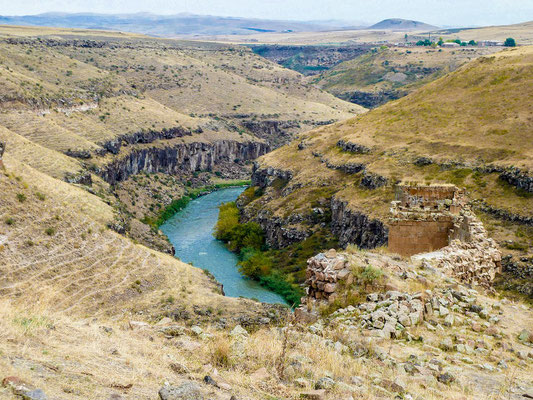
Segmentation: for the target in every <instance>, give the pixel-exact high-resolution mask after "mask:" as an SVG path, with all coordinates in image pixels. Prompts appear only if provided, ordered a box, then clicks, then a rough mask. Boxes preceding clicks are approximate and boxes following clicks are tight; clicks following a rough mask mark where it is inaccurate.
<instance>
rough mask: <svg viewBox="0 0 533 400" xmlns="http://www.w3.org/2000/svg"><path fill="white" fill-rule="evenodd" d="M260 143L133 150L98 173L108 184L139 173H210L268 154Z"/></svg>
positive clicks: (187, 145)
mask: <svg viewBox="0 0 533 400" xmlns="http://www.w3.org/2000/svg"><path fill="white" fill-rule="evenodd" d="M268 150H269V146H268V145H267V144H266V143H263V142H258V141H257V142H256V141H249V142H238V141H233V140H219V141H216V142H212V143H206V142H192V143H179V144H176V145H173V146H165V147H148V148H135V149H132V150H131V151H130V152H129V153H128V154H127V155H124V156H122V157H120V158H118V159H117V160H115V161H113V162H112V163H110V164H108V165H107V166H106V167H105V168H103V169H102V170H101V171H100V175H101V176H102V178H104V179H105V180H106V181H107V182H108V183H111V184H114V183H116V182H120V181H123V180H125V179H127V178H128V177H129V176H130V175H134V174H138V173H139V172H163V173H168V174H174V173H177V172H183V171H190V172H192V171H201V170H202V171H211V170H212V169H213V167H214V166H215V165H216V164H218V163H222V162H244V161H248V160H253V159H256V158H257V157H259V156H261V155H263V154H265V153H267V152H268Z"/></svg>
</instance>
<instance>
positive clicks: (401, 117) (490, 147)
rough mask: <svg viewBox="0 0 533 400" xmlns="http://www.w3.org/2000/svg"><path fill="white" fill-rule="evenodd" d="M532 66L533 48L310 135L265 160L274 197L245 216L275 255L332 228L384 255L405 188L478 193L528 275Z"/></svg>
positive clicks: (485, 60) (264, 178)
mask: <svg viewBox="0 0 533 400" xmlns="http://www.w3.org/2000/svg"><path fill="white" fill-rule="evenodd" d="M532 60H533V49H532V48H531V47H525V48H520V49H514V50H508V51H503V52H500V53H497V54H495V55H492V56H488V57H482V58H479V59H477V60H474V61H472V62H470V63H468V64H466V65H464V66H462V67H460V68H459V69H458V70H457V71H455V72H453V73H450V74H448V75H445V76H444V77H442V78H440V79H438V80H436V81H434V82H432V83H429V84H427V85H425V86H423V87H422V88H420V89H418V90H416V91H415V92H413V93H411V94H410V95H408V96H406V97H404V98H402V99H400V100H397V101H393V102H389V103H387V104H386V105H384V106H382V107H379V108H377V109H375V110H373V111H371V112H369V113H367V114H365V115H363V116H361V117H356V118H352V119H350V120H348V121H345V122H341V123H336V124H333V125H330V126H327V127H323V128H319V129H316V130H314V131H311V132H309V133H306V134H303V135H301V136H300V137H299V139H298V140H297V141H294V142H293V143H291V144H290V145H287V146H284V147H282V148H280V149H278V150H276V151H274V152H272V153H269V154H267V155H266V156H264V157H262V158H261V159H260V161H259V163H258V165H257V167H256V170H255V172H254V182H255V184H256V185H258V186H260V187H261V188H262V190H263V191H264V194H263V195H262V196H260V197H258V198H257V199H255V200H253V201H252V202H251V203H250V204H248V205H247V206H246V208H245V209H244V215H245V216H247V217H248V218H251V219H255V220H257V221H258V222H259V223H260V224H261V225H262V226H263V228H264V229H265V231H266V235H267V238H268V241H269V244H270V245H271V246H273V247H275V248H276V247H285V246H287V245H289V244H291V243H294V242H297V241H299V240H302V239H304V238H306V237H310V235H312V234H313V233H314V232H317V231H320V230H322V229H323V228H324V227H327V229H328V230H329V231H330V232H333V233H335V234H336V235H337V237H340V238H341V245H342V244H345V243H355V244H357V245H358V246H361V247H375V246H380V245H383V244H384V243H386V238H387V218H388V213H389V208H390V202H391V201H392V200H393V199H394V185H395V184H396V183H398V182H420V183H423V184H439V183H453V184H456V185H458V186H461V187H463V186H464V187H466V189H467V192H468V196H469V197H470V199H471V200H472V201H473V202H474V204H475V208H476V210H477V212H478V213H479V215H480V216H481V217H482V219H483V221H484V222H485V224H486V226H487V228H488V230H489V233H490V235H491V236H492V237H494V238H495V239H496V240H497V241H498V243H499V244H500V246H501V248H502V249H503V250H504V252H506V253H511V254H514V256H515V257H516V260H522V261H521V262H523V263H524V265H527V263H528V260H530V259H531V258H530V257H531V249H532V240H533V235H532V234H533V232H532V231H531V220H532V217H533V215H532V214H531V210H532V209H533V203H532V201H533V197H532V195H531V190H532V189H531V180H532V178H531V169H532V168H533V158H532V153H531V149H532V148H533V147H532V144H533V137H532V136H531V132H532V126H531V122H532V118H531V117H532V111H531V107H530V104H531V93H532V91H531V90H530V88H531V86H532V85H533V81H532V79H531V77H532V76H533V75H532V74H531V72H532V69H531V68H532V65H533V64H532ZM300 272H301V271H300ZM294 276H297V277H298V279H301V275H300V273H299V272H294ZM508 282H509V281H508ZM525 288H526V289H524V290H525V293H531V291H530V289H527V284H526V286H525Z"/></svg>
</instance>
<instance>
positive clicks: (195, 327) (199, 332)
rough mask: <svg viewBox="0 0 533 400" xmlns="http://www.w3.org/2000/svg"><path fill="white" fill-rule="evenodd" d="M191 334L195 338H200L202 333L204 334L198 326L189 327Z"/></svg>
mask: <svg viewBox="0 0 533 400" xmlns="http://www.w3.org/2000/svg"><path fill="white" fill-rule="evenodd" d="M191 332H192V333H194V334H195V335H196V336H200V335H201V334H202V333H204V330H203V329H202V328H200V327H199V326H198V325H193V326H192V327H191Z"/></svg>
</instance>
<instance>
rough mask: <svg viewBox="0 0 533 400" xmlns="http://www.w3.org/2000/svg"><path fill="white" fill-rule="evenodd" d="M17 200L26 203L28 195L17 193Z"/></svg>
mask: <svg viewBox="0 0 533 400" xmlns="http://www.w3.org/2000/svg"><path fill="white" fill-rule="evenodd" d="M17 200H18V201H19V202H21V203H24V202H25V201H26V195H25V194H24V193H17Z"/></svg>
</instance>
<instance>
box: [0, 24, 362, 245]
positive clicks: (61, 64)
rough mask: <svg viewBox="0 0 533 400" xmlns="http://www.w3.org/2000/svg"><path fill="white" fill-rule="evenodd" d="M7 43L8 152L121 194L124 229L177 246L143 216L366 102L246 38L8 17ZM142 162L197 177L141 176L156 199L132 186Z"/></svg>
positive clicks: (2, 59) (0, 66)
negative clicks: (54, 24)
mask: <svg viewBox="0 0 533 400" xmlns="http://www.w3.org/2000/svg"><path fill="white" fill-rule="evenodd" d="M0 48H1V52H0V82H1V85H0V100H1V103H0V109H1V112H0V126H1V127H2V132H3V136H4V140H6V141H7V146H8V152H16V153H17V154H18V155H19V156H20V157H21V159H20V160H21V161H24V162H25V163H27V165H29V166H31V167H32V168H35V169H37V170H39V171H40V172H43V173H45V174H48V175H50V176H52V177H53V178H55V179H61V180H66V181H68V182H71V183H76V184H82V185H86V187H87V188H88V189H89V190H91V191H92V192H93V193H99V195H100V196H102V197H104V198H105V199H106V201H108V202H111V203H113V204H114V205H115V207H116V210H115V211H116V212H115V216H116V218H117V219H118V220H120V221H121V222H120V224H119V225H120V226H121V228H119V230H122V229H123V228H124V229H126V228H128V230H129V231H130V233H131V234H132V235H133V236H134V237H135V238H137V239H138V240H140V241H141V242H142V243H145V244H148V245H152V246H155V247H157V248H160V249H165V250H166V251H171V249H170V248H169V245H168V243H167V242H166V240H165V239H164V238H163V237H161V235H159V234H158V233H157V230H154V229H153V227H152V229H150V227H149V226H148V225H146V224H143V223H141V222H140V220H144V221H145V222H146V221H152V220H154V219H156V218H157V217H156V215H157V214H158V213H159V212H161V210H162V209H163V208H164V207H166V206H167V205H169V204H170V203H171V202H172V200H173V198H175V197H180V196H183V195H184V192H185V190H184V183H185V182H186V181H190V182H194V185H197V186H206V185H209V184H210V183H209V182H210V179H211V178H213V179H214V178H216V179H219V178H220V177H222V178H226V179H233V178H238V179H243V178H246V177H247V174H248V173H249V172H247V171H249V168H250V167H249V166H248V165H247V163H248V164H249V162H250V160H251V159H253V158H255V157H257V156H259V155H261V154H264V153H265V152H266V151H268V150H269V149H270V148H272V147H276V146H279V145H281V144H283V143H286V142H288V141H289V140H290V139H291V137H292V136H294V135H296V134H297V133H299V132H301V131H303V130H306V129H309V128H310V127H312V126H318V125H323V124H327V123H330V122H332V121H333V120H339V119H344V118H347V117H348V116H350V115H352V113H353V112H362V111H363V110H364V109H363V108H361V107H359V106H355V105H351V104H349V103H346V102H343V101H341V100H339V99H336V98H335V97H334V96H332V95H329V94H327V93H325V92H322V91H320V90H318V89H315V88H311V87H309V86H308V85H307V84H306V83H305V82H304V81H303V79H302V77H301V75H299V74H298V73H296V72H293V71H290V70H286V69H283V68H281V67H279V66H278V65H276V64H274V63H271V62H269V61H267V60H265V59H262V58H260V57H258V56H256V55H254V54H253V53H252V52H251V51H249V50H248V49H245V48H234V47H231V46H229V47H228V46H225V45H218V44H209V43H200V42H194V43H192V42H185V41H175V40H161V39H152V38H148V37H146V36H142V35H133V34H131V35H130V34H124V33H111V32H105V31H81V30H66V29H63V30H61V29H54V28H48V29H41V28H33V27H2V28H0ZM20 143H24V146H23V147H20V146H19V144H20ZM176 151H179V152H180V153H179V154H180V156H179V158H176V156H175V155H174V154H175V152H176ZM235 160H237V161H238V162H237V163H234V161H235ZM185 164H186V165H185ZM142 172H146V173H152V174H156V173H165V172H172V173H173V174H176V173H183V174H185V175H190V176H188V177H186V176H185V175H184V176H181V177H180V178H179V179H177V181H174V182H173V183H172V184H171V183H170V182H169V184H168V186H166V187H165V188H163V187H161V186H160V185H159V184H157V185H156V183H157V182H156V181H155V179H157V178H154V180H152V182H151V183H146V186H140V185H136V184H134V186H140V188H139V187H138V188H137V189H138V191H139V192H135V193H136V196H141V192H142V193H143V194H142V198H143V199H145V200H146V202H143V201H139V200H138V199H137V201H136V199H135V197H131V196H124V195H121V193H122V194H124V191H123V188H122V186H124V185H125V186H128V185H129V184H130V183H129V182H127V181H128V178H130V176H132V175H137V174H139V173H142ZM193 172H194V173H195V176H192V174H193ZM215 172H216V174H217V175H216V176H215V175H214V174H215ZM165 179H166V178H165ZM191 179H192V181H191ZM148 181H150V179H148ZM110 185H111V186H110ZM153 185H155V186H154V187H151V186H153ZM128 187H129V186H128ZM110 188H111V192H110ZM115 190H116V192H114V191H115ZM160 190H161V191H162V192H164V193H158V194H157V196H156V197H153V193H154V191H156V192H158V191H160ZM129 193H130V194H131V193H132V191H131V190H130V191H129ZM160 196H162V197H160ZM161 199H163V200H161Z"/></svg>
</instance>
